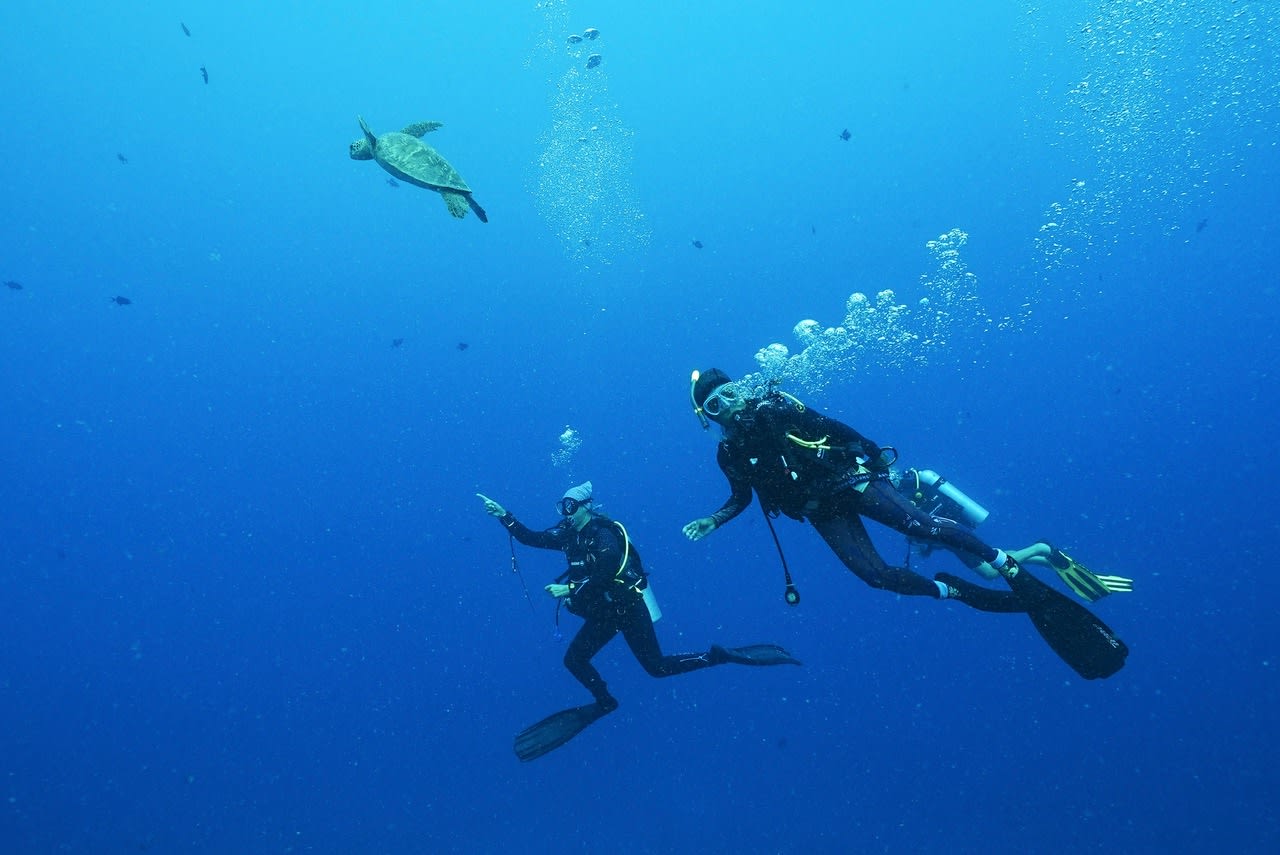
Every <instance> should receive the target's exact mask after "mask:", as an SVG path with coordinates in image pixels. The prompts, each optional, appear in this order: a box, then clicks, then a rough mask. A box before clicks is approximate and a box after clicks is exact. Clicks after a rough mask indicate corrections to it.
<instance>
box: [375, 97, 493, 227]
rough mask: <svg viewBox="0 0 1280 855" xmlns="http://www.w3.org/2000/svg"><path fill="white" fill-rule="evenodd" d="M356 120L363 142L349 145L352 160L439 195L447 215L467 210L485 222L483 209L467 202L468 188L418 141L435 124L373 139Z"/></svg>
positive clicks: (416, 124) (459, 214)
mask: <svg viewBox="0 0 1280 855" xmlns="http://www.w3.org/2000/svg"><path fill="white" fill-rule="evenodd" d="M356 118H357V119H359V120H360V129H361V130H362V131H364V139H359V140H356V141H355V142H353V143H352V144H351V159H352V160H376V161H377V162H378V165H379V166H381V167H382V168H383V169H385V170H386V171H387V172H390V173H391V175H392V176H393V177H395V178H398V179H400V180H401V181H408V182H409V183H410V184H416V185H417V186H419V187H425V188H426V189H428V190H434V191H436V192H437V193H439V194H440V195H441V196H443V197H444V202H445V204H446V205H448V206H449V213H450V214H453V215H454V216H455V217H465V216H466V215H467V207H468V206H470V208H471V210H473V211H475V212H476V216H477V217H479V218H480V222H482V223H487V222H489V217H488V216H487V215H486V214H485V212H484V208H481V207H480V206H479V205H477V204H476V200H475V199H473V198H471V188H470V187H468V186H467V182H465V181H463V180H462V176H461V175H459V174H458V171H457V170H456V169H454V168H453V167H452V166H450V165H449V161H447V160H445V159H444V157H442V156H441V155H440V152H438V151H436V150H435V149H434V148H432V147H431V146H429V145H427V144H426V143H424V142H423V141H422V140H420V139H418V138H419V137H421V136H422V135H423V134H428V133H431V132H432V131H434V130H436V129H437V128H439V127H441V124H440V123H439V122H414V123H413V124H412V125H409V126H408V127H406V128H405V129H404V130H403V131H400V132H399V133H396V132H392V133H387V134H383V135H382V136H380V137H376V136H374V135H373V131H371V130H369V126H368V125H367V124H365V121H364V117H362V116H357V117H356Z"/></svg>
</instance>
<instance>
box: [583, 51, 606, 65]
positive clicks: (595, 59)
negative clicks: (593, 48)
mask: <svg viewBox="0 0 1280 855" xmlns="http://www.w3.org/2000/svg"><path fill="white" fill-rule="evenodd" d="M602 62H604V57H602V56H600V54H598V53H593V54H591V56H589V57H587V68H595V67H596V66H597V65H599V64H600V63H602Z"/></svg>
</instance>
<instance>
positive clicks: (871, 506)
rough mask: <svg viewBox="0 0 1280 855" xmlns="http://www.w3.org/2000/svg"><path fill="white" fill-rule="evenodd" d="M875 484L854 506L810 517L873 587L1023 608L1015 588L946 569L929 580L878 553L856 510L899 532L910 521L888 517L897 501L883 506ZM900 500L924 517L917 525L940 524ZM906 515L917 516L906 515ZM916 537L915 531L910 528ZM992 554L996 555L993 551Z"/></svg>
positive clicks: (982, 606) (980, 605)
mask: <svg viewBox="0 0 1280 855" xmlns="http://www.w3.org/2000/svg"><path fill="white" fill-rule="evenodd" d="M875 486H877V482H873V483H872V484H870V485H868V489H867V491H866V492H865V493H862V494H859V499H860V501H859V502H858V504H857V505H856V506H854V508H850V507H845V508H843V510H844V512H845V513H844V515H843V516H838V517H829V518H819V519H812V520H811V522H812V523H813V527H814V528H816V529H817V530H818V534H820V535H822V539H823V540H825V541H826V542H827V545H828V546H830V547H831V550H832V551H833V552H835V554H836V555H837V556H838V557H839V558H840V560H841V561H843V562H844V565H845V566H846V567H848V568H849V569H850V570H852V571H853V572H854V573H855V574H857V576H858V577H859V578H860V579H862V580H863V581H864V582H866V583H867V584H868V585H870V586H871V587H873V588H880V589H882V590H886V591H893V592H895V593H898V594H904V595H908V596H912V595H914V596H931V597H935V598H938V599H950V600H958V601H959V602H962V603H964V604H965V605H966V606H970V607H971V608H975V609H978V610H979V611H984V612H1020V611H1025V608H1024V606H1023V604H1022V601H1021V600H1020V599H1018V596H1017V595H1016V594H1014V593H1013V592H1012V591H995V590H991V589H990V588H983V587H982V586H980V585H974V584H972V583H970V582H966V581H964V580H963V579H958V578H956V577H955V576H951V575H949V574H946V573H940V574H938V576H936V577H935V580H929V579H926V578H925V577H923V576H920V575H918V574H916V573H912V572H911V571H910V570H907V569H905V568H903V567H890V566H889V565H887V564H886V563H885V561H884V559H883V558H881V557H880V553H878V552H876V550H875V546H874V545H873V544H872V543H871V537H870V536H869V535H868V534H867V529H866V526H865V525H864V524H863V522H862V520H861V519H860V518H859V517H858V515H857V514H858V513H860V512H867V515H868V516H869V517H871V519H874V520H876V521H877V522H881V523H883V524H884V525H888V526H889V527H890V528H894V529H896V530H898V531H903V528H905V527H907V526H906V523H903V522H902V520H903V519H904V518H903V517H901V516H898V517H896V519H897V521H898V522H899V523H900V524H901V527H900V526H899V525H894V524H893V523H890V522H888V520H889V519H895V517H894V516H892V515H891V509H892V507H893V505H890V507H889V508H884V507H882V506H880V505H877V504H876V503H875V501H874V500H875V497H876V494H875V493H872V490H871V488H873V487H875ZM891 492H893V491H891ZM868 494H871V500H870V501H861V500H864V499H867V497H868ZM894 495H895V496H897V493H896V492H894ZM901 501H902V502H903V503H904V504H905V505H906V508H904V509H901V512H902V513H904V514H910V513H911V512H914V513H915V514H918V515H919V517H921V518H923V519H922V521H917V525H916V526H914V527H915V528H920V527H923V526H924V524H925V523H928V524H929V525H930V527H932V528H937V527H938V526H937V521H936V520H934V519H933V518H932V517H930V516H929V515H928V514H926V513H924V512H923V511H920V510H919V509H918V508H916V507H915V505H912V504H911V503H910V502H908V501H907V500H906V499H901ZM855 508H856V510H855ZM872 511H874V513H872ZM907 519H914V518H913V517H908V518H907ZM953 525H954V524H953ZM904 533H906V532H904ZM912 536H916V535H915V534H914V533H912ZM973 540H974V542H976V543H977V544H978V545H979V546H980V547H981V548H983V549H990V547H987V546H986V545H985V544H983V543H982V542H981V541H978V540H977V538H973ZM961 549H963V547H961ZM964 551H971V550H964ZM992 557H995V556H994V555H993V556H992Z"/></svg>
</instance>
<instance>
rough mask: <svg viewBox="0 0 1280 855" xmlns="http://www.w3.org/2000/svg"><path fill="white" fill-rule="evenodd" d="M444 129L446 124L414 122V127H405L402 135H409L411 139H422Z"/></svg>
mask: <svg viewBox="0 0 1280 855" xmlns="http://www.w3.org/2000/svg"><path fill="white" fill-rule="evenodd" d="M443 127H444V122H414V123H413V124H412V125H405V127H404V130H403V131H401V132H400V133H402V134H408V135H409V136H411V137H421V136H423V135H425V134H429V133H431V132H432V131H438V130H440V129H441V128H443Z"/></svg>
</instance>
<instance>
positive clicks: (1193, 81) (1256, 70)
mask: <svg viewBox="0 0 1280 855" xmlns="http://www.w3.org/2000/svg"><path fill="white" fill-rule="evenodd" d="M1046 10H1047V7H1046ZM1051 14H1058V13H1056V12H1054V13H1051ZM1072 41H1073V42H1074V46H1075V47H1076V48H1077V49H1078V55H1079V56H1081V57H1082V60H1083V63H1084V67H1083V69H1082V73H1081V75H1080V77H1079V79H1078V80H1077V81H1076V82H1075V84H1074V85H1073V86H1072V87H1071V89H1070V92H1069V93H1068V94H1067V99H1066V103H1065V105H1064V107H1065V109H1064V111H1063V114H1062V115H1063V118H1062V119H1061V120H1060V122H1059V130H1060V133H1061V135H1062V137H1063V139H1064V140H1067V141H1070V142H1072V143H1074V144H1076V145H1080V146H1082V147H1084V148H1086V149H1088V150H1089V152H1090V161H1091V162H1090V164H1089V166H1088V170H1089V173H1090V174H1088V175H1086V176H1085V177H1084V178H1081V177H1075V178H1072V179H1071V180H1070V181H1069V182H1067V183H1066V188H1065V194H1064V197H1063V198H1062V199H1061V200H1059V201H1055V202H1053V203H1052V204H1050V205H1049V207H1048V209H1047V210H1046V211H1045V216H1044V224H1043V225H1042V226H1041V228H1040V230H1039V234H1038V235H1037V236H1036V247H1037V254H1038V256H1039V257H1040V258H1041V260H1042V261H1043V266H1044V268H1045V269H1046V270H1053V269H1056V268H1059V267H1062V266H1064V265H1069V264H1071V263H1073V262H1074V261H1075V260H1076V259H1078V258H1081V257H1082V256H1087V255H1088V254H1089V253H1090V252H1092V251H1093V250H1095V249H1099V248H1105V247H1106V246H1107V245H1109V244H1111V243H1113V242H1114V241H1115V240H1116V239H1117V238H1119V237H1120V232H1121V229H1122V228H1123V225H1122V224H1124V223H1130V222H1133V223H1141V224H1144V225H1145V224H1147V223H1151V222H1156V223H1159V224H1161V226H1162V227H1163V228H1165V229H1166V231H1173V230H1175V229H1178V228H1180V227H1181V223H1182V221H1183V220H1184V219H1185V218H1186V216H1187V209H1188V208H1190V207H1191V206H1193V205H1197V204H1201V203H1203V201H1204V199H1205V197H1207V196H1211V195H1212V193H1213V188H1214V183H1215V181H1217V180H1219V176H1220V175H1221V173H1222V172H1223V171H1224V170H1225V171H1233V170H1237V169H1239V167H1240V166H1241V164H1242V160H1243V155H1244V153H1245V151H1246V150H1247V149H1248V148H1250V147H1252V146H1254V145H1260V144H1268V145H1269V144H1273V143H1274V141H1275V138H1276V135H1277V134H1276V131H1277V118H1278V116H1277V111H1276V105H1277V104H1280V75H1277V74H1276V72H1275V57H1276V55H1277V53H1278V52H1280V10H1278V9H1277V6H1276V4H1273V3H1258V2H1247V0H1187V2H1181V3H1167V2H1163V0H1130V2H1125V3H1100V4H1097V6H1096V7H1095V11H1094V12H1093V16H1092V18H1091V19H1090V20H1088V21H1086V22H1084V23H1083V24H1081V25H1080V26H1079V27H1078V28H1077V30H1076V32H1075V34H1074V35H1073V37H1072Z"/></svg>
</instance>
